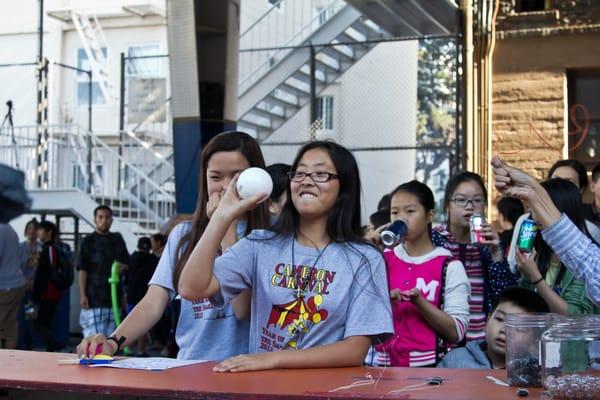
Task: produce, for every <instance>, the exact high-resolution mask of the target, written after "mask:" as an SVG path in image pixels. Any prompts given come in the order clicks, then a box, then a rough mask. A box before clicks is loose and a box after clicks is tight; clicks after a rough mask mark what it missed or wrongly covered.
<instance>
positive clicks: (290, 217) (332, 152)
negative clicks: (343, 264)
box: [272, 141, 366, 243]
mask: <svg viewBox="0 0 600 400" xmlns="http://www.w3.org/2000/svg"><path fill="white" fill-rule="evenodd" d="M313 149H323V150H325V151H327V153H328V154H329V157H330V158H331V161H332V162H333V165H334V166H335V169H336V171H337V172H336V174H337V176H338V178H337V179H338V181H339V186H340V191H339V193H338V197H337V199H336V201H335V204H334V205H333V207H332V208H331V211H330V213H329V217H328V219H327V227H326V229H327V235H328V236H329V238H330V239H331V241H333V242H338V243H342V242H361V243H366V241H365V240H364V239H363V238H362V235H361V232H362V230H361V218H360V212H361V208H360V190H361V189H360V187H361V186H360V176H359V173H358V165H357V163H356V159H355V158H354V156H353V155H352V153H350V151H349V150H347V149H346V148H345V147H343V146H341V145H339V144H337V143H334V142H330V141H314V142H310V143H308V144H305V145H304V146H303V147H302V148H301V149H300V150H299V151H298V154H297V155H296V158H295V159H294V163H293V164H292V169H291V170H292V171H295V170H296V168H297V167H298V164H299V163H300V160H301V159H302V156H304V154H305V153H306V152H307V151H309V150H313ZM287 194H288V198H287V201H286V203H285V205H284V206H283V210H282V211H281V215H280V216H279V219H278V220H277V222H276V223H275V224H274V226H273V227H272V230H273V231H274V232H276V233H278V234H281V235H295V234H296V233H297V230H298V227H299V226H300V215H299V214H298V210H296V207H295V206H294V203H293V202H292V196H291V193H290V184H289V182H288V186H287Z"/></svg>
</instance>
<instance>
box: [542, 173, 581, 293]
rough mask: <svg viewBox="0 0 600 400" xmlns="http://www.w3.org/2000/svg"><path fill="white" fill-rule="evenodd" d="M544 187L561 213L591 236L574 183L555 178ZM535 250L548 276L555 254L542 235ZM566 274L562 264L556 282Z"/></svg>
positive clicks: (544, 184)
mask: <svg viewBox="0 0 600 400" xmlns="http://www.w3.org/2000/svg"><path fill="white" fill-rule="evenodd" d="M541 185H542V187H543V188H544V189H546V191H547V192H548V195H549V196H550V198H551V199H552V202H553V203H554V205H555V206H556V208H558V210H559V211H560V212H561V213H564V214H565V215H566V216H567V217H568V218H569V219H570V220H571V222H573V224H575V226H577V228H579V230H580V231H582V232H583V233H584V234H586V235H587V236H588V237H590V234H589V233H588V230H587V228H586V226H585V217H584V215H583V202H582V200H581V194H580V193H579V190H578V189H577V187H576V186H575V185H573V183H572V182H570V181H568V180H566V179H561V178H554V179H548V180H546V181H544V182H542V183H541ZM535 250H536V252H537V254H538V255H537V265H538V268H539V269H540V273H541V274H542V276H544V277H545V276H546V273H547V272H548V263H549V261H550V257H551V256H552V254H553V251H552V249H551V248H550V246H548V245H547V244H546V242H544V240H543V239H542V237H541V235H538V237H537V238H536V242H535ZM564 273H565V266H564V265H563V264H562V263H561V266H560V271H559V273H558V276H557V278H556V282H560V280H561V278H562V276H563V275H564Z"/></svg>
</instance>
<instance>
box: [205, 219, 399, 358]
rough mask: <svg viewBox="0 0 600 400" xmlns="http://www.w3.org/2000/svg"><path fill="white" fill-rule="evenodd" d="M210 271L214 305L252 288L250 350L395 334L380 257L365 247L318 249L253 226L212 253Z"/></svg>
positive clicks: (336, 245) (340, 245)
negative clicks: (216, 288)
mask: <svg viewBox="0 0 600 400" xmlns="http://www.w3.org/2000/svg"><path fill="white" fill-rule="evenodd" d="M293 265H295V267H292V266H293ZM214 274H215V276H216V277H217V279H218V280H219V283H220V286H221V293H220V295H217V296H215V297H214V298H213V299H212V301H213V302H214V303H215V304H216V305H219V304H227V303H229V301H231V299H232V298H233V297H234V296H236V295H237V294H238V293H239V292H240V291H242V290H244V289H247V288H252V317H251V319H250V321H251V322H250V324H251V325H250V345H249V346H250V353H257V352H265V351H274V350H278V349H289V348H309V347H314V346H319V345H325V344H331V343H335V342H338V341H340V340H342V339H344V338H347V337H349V336H374V337H379V339H380V340H383V339H384V338H382V336H387V334H390V333H393V332H394V326H393V324H392V312H391V308H390V300H389V296H388V293H387V283H386V274H385V262H384V259H383V256H382V255H381V253H380V252H379V251H378V250H377V249H375V248H373V247H372V246H369V245H364V244H357V243H331V244H329V245H328V246H327V247H326V248H325V249H324V250H322V251H319V250H317V249H315V248H309V247H305V246H302V245H300V244H299V243H298V242H297V241H295V240H294V239H293V238H292V237H291V236H285V237H284V236H278V237H275V234H274V233H273V232H270V231H266V230H255V231H253V232H252V233H251V234H250V235H248V237H246V238H244V239H241V240H240V241H238V242H237V243H236V244H235V245H233V246H232V247H230V248H229V249H228V250H227V251H226V252H225V253H224V254H223V255H222V256H221V257H219V258H217V260H216V261H215V268H214ZM305 289H306V291H305Z"/></svg>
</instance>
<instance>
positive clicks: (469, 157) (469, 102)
mask: <svg viewBox="0 0 600 400" xmlns="http://www.w3.org/2000/svg"><path fill="white" fill-rule="evenodd" d="M461 10H462V12H463V18H464V24H465V35H464V71H463V73H464V75H463V77H464V78H463V79H464V87H465V93H464V103H463V104H464V112H463V115H464V124H463V128H464V131H465V133H464V135H465V138H466V143H465V144H466V152H465V158H466V167H467V170H471V171H472V170H473V169H474V166H475V163H474V157H473V156H474V154H473V151H474V148H473V144H474V143H473V118H474V113H473V107H474V92H473V89H474V85H473V0H463V1H462V3H461Z"/></svg>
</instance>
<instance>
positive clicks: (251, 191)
mask: <svg viewBox="0 0 600 400" xmlns="http://www.w3.org/2000/svg"><path fill="white" fill-rule="evenodd" d="M237 191H238V194H239V195H240V197H241V198H242V199H247V198H249V197H252V196H254V195H257V194H259V193H265V194H266V195H267V196H270V195H271V192H272V191H273V180H272V179H271V175H269V173H268V172H267V171H265V170H264V169H262V168H256V167H252V168H248V169H246V170H244V171H243V172H242V173H241V174H240V176H239V178H238V181H237Z"/></svg>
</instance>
